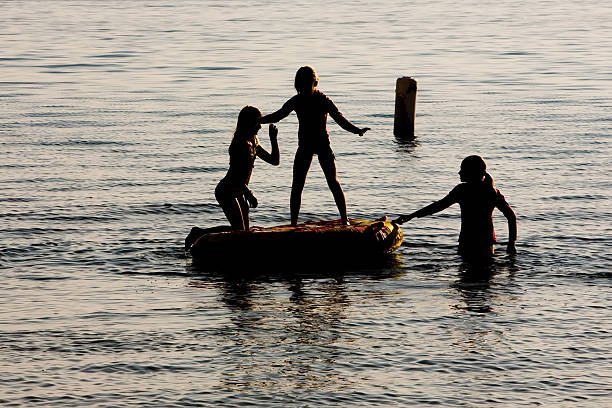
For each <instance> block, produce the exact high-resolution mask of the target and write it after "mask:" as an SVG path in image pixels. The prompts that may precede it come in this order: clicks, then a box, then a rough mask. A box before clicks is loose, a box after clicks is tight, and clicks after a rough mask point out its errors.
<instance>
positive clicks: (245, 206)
mask: <svg viewBox="0 0 612 408" xmlns="http://www.w3.org/2000/svg"><path fill="white" fill-rule="evenodd" d="M236 200H237V201H238V205H239V206H240V214H241V215H242V225H243V226H244V228H243V229H245V230H248V229H249V228H250V226H249V224H250V223H249V203H247V200H246V198H244V195H241V196H240V197H239V198H237V199H236Z"/></svg>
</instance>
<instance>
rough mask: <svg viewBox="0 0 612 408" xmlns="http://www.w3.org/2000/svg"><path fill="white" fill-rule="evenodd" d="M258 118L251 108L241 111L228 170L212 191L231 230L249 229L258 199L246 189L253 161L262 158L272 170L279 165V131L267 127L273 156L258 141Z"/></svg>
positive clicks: (272, 126)
mask: <svg viewBox="0 0 612 408" xmlns="http://www.w3.org/2000/svg"><path fill="white" fill-rule="evenodd" d="M260 118H261V111H260V110H259V109H257V108H255V107H253V106H245V107H244V108H243V109H242V110H241V111H240V114H239V115H238V123H237V125H236V131H235V132H234V137H233V138H232V143H231V144H230V147H229V156H230V166H229V169H228V170H227V174H226V175H225V177H224V178H223V179H222V180H221V181H220V182H219V184H218V185H217V188H216V189H215V197H216V198H217V201H218V202H219V204H220V205H221V208H223V212H224V213H225V216H226V217H227V219H228V220H229V222H230V224H231V226H232V229H234V230H247V229H249V204H250V205H251V207H253V208H255V207H257V199H256V198H255V196H254V195H253V193H252V192H251V190H249V188H248V185H249V180H250V179H251V174H252V172H253V166H254V164H255V158H257V157H261V158H262V159H263V160H264V161H265V162H267V163H270V164H272V165H274V166H277V165H278V164H279V162H280V153H279V150H278V142H277V135H278V129H277V128H276V126H274V125H270V142H271V144H272V153H268V152H267V151H266V150H265V149H264V148H263V147H261V145H260V144H259V140H258V139H257V132H258V131H259V129H261V125H260V124H259V119H260Z"/></svg>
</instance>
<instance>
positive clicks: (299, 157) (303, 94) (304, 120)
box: [260, 66, 370, 225]
mask: <svg viewBox="0 0 612 408" xmlns="http://www.w3.org/2000/svg"><path fill="white" fill-rule="evenodd" d="M318 83H319V78H318V77H317V74H316V72H315V70H314V69H313V68H312V67H309V66H305V67H301V68H300V69H298V71H297V73H296V74H295V90H296V91H297V95H295V96H293V97H292V98H291V99H289V100H288V101H287V102H285V104H284V105H283V106H282V107H281V108H280V109H279V110H278V111H276V112H274V113H271V114H269V115H265V116H263V117H262V118H261V119H260V123H276V122H278V121H280V120H282V119H284V118H286V117H287V116H289V114H290V113H291V112H292V111H295V113H296V114H297V117H298V122H299V129H298V149H297V151H296V153H295V160H294V162H293V183H292V185H291V201H290V209H291V225H296V224H297V220H298V215H299V213H300V206H301V203H302V191H303V190H304V183H305V182H306V176H307V175H308V170H309V169H310V164H311V163H312V158H313V156H314V155H315V154H316V155H317V156H318V157H319V164H320V165H321V169H322V170H323V173H324V174H325V179H326V180H327V185H328V186H329V189H330V190H331V192H332V194H333V196H334V201H335V202H336V206H337V207H338V211H339V212H340V218H341V220H342V223H343V224H345V225H348V224H349V221H348V216H347V214H346V199H345V197H344V191H342V186H340V182H339V181H338V176H337V174H336V160H335V157H334V152H333V151H332V149H331V146H330V140H329V134H328V133H327V114H328V113H329V115H330V116H331V117H332V118H333V119H334V120H335V121H336V123H338V124H339V125H340V126H341V127H342V128H343V129H345V130H347V131H349V132H352V133H355V134H358V135H359V136H363V134H364V133H365V132H367V131H368V130H370V128H367V127H366V128H358V127H357V126H355V125H353V124H352V123H351V122H349V121H348V120H347V119H346V118H345V117H344V116H343V115H342V113H340V111H339V110H338V108H337V107H336V105H335V104H334V102H332V100H331V99H330V98H328V97H327V96H326V95H325V94H324V93H323V92H321V91H319V90H317V89H316V87H317V85H318Z"/></svg>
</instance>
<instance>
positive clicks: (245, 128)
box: [234, 105, 261, 137]
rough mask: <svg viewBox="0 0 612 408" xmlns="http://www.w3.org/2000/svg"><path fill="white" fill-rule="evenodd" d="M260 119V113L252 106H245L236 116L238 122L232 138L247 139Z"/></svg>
mask: <svg viewBox="0 0 612 408" xmlns="http://www.w3.org/2000/svg"><path fill="white" fill-rule="evenodd" d="M259 118H261V111H260V110H259V109H258V108H256V107H254V106H250V105H248V106H245V107H244V108H242V110H241V111H240V113H239V114H238V122H237V123H236V130H235V131H234V137H236V136H238V137H249V136H252V134H251V133H252V132H253V128H254V126H255V124H256V123H257V121H258V120H259Z"/></svg>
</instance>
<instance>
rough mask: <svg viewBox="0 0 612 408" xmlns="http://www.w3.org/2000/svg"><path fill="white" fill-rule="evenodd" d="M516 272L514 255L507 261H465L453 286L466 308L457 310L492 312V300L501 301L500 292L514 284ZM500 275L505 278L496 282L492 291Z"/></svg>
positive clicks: (460, 266)
mask: <svg viewBox="0 0 612 408" xmlns="http://www.w3.org/2000/svg"><path fill="white" fill-rule="evenodd" d="M516 271H517V268H516V265H515V256H514V255H509V256H508V258H507V260H506V261H496V260H495V259H486V260H482V261H480V262H474V261H468V260H465V259H463V260H462V262H461V264H460V265H459V268H458V272H457V274H458V280H457V281H455V282H454V283H453V284H452V285H451V286H452V287H453V288H455V289H457V291H458V292H459V294H460V295H461V299H462V300H463V302H464V303H465V306H463V307H460V306H457V308H458V309H465V310H467V311H470V312H475V313H490V312H492V311H493V307H492V298H493V297H496V300H499V292H500V291H503V289H504V286H510V285H512V284H513V280H514V275H515V273H516ZM500 275H505V276H504V278H503V279H496V280H495V286H496V288H495V291H492V290H491V284H492V281H493V280H494V278H495V277H497V276H500Z"/></svg>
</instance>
